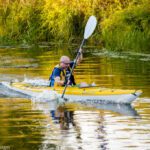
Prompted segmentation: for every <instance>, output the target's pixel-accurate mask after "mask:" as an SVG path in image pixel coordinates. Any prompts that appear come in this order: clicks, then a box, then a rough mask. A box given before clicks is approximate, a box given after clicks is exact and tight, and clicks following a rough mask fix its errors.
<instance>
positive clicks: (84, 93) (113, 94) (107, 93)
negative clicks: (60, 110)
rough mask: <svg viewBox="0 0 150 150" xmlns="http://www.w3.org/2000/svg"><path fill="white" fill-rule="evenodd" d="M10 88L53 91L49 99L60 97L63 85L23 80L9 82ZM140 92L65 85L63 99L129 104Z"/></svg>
mask: <svg viewBox="0 0 150 150" xmlns="http://www.w3.org/2000/svg"><path fill="white" fill-rule="evenodd" d="M9 87H11V88H12V89H14V90H16V91H18V92H22V93H23V94H31V95H32V94H34V95H36V94H37V93H43V92H45V93H47V94H50V93H51V92H53V93H55V96H53V98H52V97H50V98H51V99H56V98H60V97H61V95H62V93H63V90H64V87H47V86H33V85H31V84H28V83H24V82H16V83H11V84H10V85H9ZM141 94H142V91H141V90H124V89H109V88H102V87H97V86H93V87H91V86H90V87H82V88H81V87H67V89H66V92H65V95H64V97H65V99H67V101H69V102H83V103H84V102H88V103H102V102H103V103H123V104H131V103H132V102H133V101H134V100H136V98H138V97H139V96H140V95H141Z"/></svg>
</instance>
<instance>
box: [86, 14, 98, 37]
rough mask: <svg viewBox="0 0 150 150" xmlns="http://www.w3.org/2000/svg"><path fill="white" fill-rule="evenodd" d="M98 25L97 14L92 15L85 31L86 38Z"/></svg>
mask: <svg viewBox="0 0 150 150" xmlns="http://www.w3.org/2000/svg"><path fill="white" fill-rule="evenodd" d="M96 25H97V20H96V17H95V16H91V17H90V18H89V20H88V22H87V24H86V27H85V31H84V39H88V38H89V37H90V36H91V35H92V33H93V32H94V30H95V27H96Z"/></svg>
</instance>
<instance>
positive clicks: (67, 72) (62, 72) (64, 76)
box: [49, 63, 76, 87]
mask: <svg viewBox="0 0 150 150" xmlns="http://www.w3.org/2000/svg"><path fill="white" fill-rule="evenodd" d="M72 66H73V63H71V64H70V67H68V69H67V70H64V69H62V68H61V67H60V65H56V66H55V67H54V69H53V71H52V74H51V76H50V78H49V80H50V85H49V86H51V87H53V86H54V84H55V77H57V76H59V77H60V80H64V81H65V82H64V86H65V84H66V82H67V80H68V79H67V77H68V76H69V75H70V73H71V67H72ZM69 85H76V83H75V79H74V76H73V75H71V77H70V82H69Z"/></svg>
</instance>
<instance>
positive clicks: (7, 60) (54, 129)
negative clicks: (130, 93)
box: [0, 45, 150, 150]
mask: <svg viewBox="0 0 150 150" xmlns="http://www.w3.org/2000/svg"><path fill="white" fill-rule="evenodd" d="M77 48H78V46H76V45H73V46H70V47H68V46H66V45H64V46H63V48H61V47H59V46H58V45H53V46H40V47H34V48H32V47H22V48H14V47H1V48H0V150H1V149H2V150H11V149H12V150H31V149H32V150H77V149H80V150H90V149H93V150H126V149H130V150H148V149H150V54H141V53H138V52H124V53H121V52H110V51H107V50H104V49H103V50H101V49H100V48H98V47H90V46H89V47H85V48H84V59H83V61H82V63H81V64H80V65H79V66H77V68H76V69H75V76H76V82H77V83H80V82H83V81H85V82H87V83H93V82H94V83H95V84H96V85H99V86H101V87H106V88H114V89H115V88H121V89H137V90H138V89H141V90H142V91H143V94H142V95H141V96H140V98H138V99H137V100H136V101H134V102H133V103H132V105H121V104H98V105H97V106H87V105H86V106H85V105H83V104H78V103H70V104H65V105H60V106H59V105H58V104H57V103H56V102H55V101H51V102H45V101H42V98H41V97H40V101H36V100H33V99H30V98H29V97H26V96H25V95H22V94H20V93H17V92H14V91H11V90H10V89H7V88H6V87H4V86H3V84H2V83H3V82H15V81H24V80H26V81H28V82H29V83H36V84H39V85H42V84H48V78H49V75H50V73H51V71H52V69H53V67H54V66H55V65H56V64H57V63H58V62H59V58H60V56H62V55H68V56H70V57H71V59H73V58H74V57H75V54H76V49H77Z"/></svg>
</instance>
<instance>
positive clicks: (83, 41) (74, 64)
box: [61, 39, 85, 98]
mask: <svg viewBox="0 0 150 150" xmlns="http://www.w3.org/2000/svg"><path fill="white" fill-rule="evenodd" d="M84 43H85V39H83V40H82V43H81V45H80V48H79V49H78V53H77V56H76V58H75V60H74V63H73V66H72V68H71V72H70V74H69V77H68V79H67V82H68V81H69V80H70V78H71V75H72V73H73V70H74V68H75V66H76V63H77V60H78V58H79V56H80V55H81V53H80V52H79V51H80V49H82V47H83V45H84ZM67 82H66V85H65V88H64V90H63V93H62V96H61V98H63V97H64V95H65V92H66V89H67V87H68V84H67Z"/></svg>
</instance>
